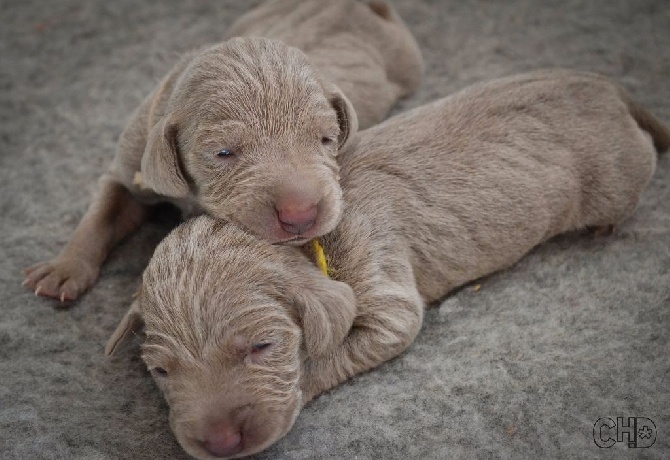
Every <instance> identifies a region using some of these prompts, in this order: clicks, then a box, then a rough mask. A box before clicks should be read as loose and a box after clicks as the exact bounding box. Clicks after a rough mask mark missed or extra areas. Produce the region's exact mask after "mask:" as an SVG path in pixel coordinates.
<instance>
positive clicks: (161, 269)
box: [138, 216, 295, 352]
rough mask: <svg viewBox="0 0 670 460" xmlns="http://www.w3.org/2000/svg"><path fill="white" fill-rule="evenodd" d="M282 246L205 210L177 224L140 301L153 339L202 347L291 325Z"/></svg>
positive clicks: (156, 259)
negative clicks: (205, 213) (280, 252)
mask: <svg viewBox="0 0 670 460" xmlns="http://www.w3.org/2000/svg"><path fill="white" fill-rule="evenodd" d="M278 250H281V248H277V247H275V246H272V245H270V244H268V243H265V242H263V241H259V240H256V239H255V238H254V237H252V236H250V235H248V234H246V232H244V231H243V230H241V229H239V228H237V227H235V226H234V225H232V224H226V223H222V222H219V221H215V220H214V219H211V218H208V217H205V216H203V217H199V218H197V219H194V220H191V221H188V222H186V223H184V224H182V225H180V226H179V227H177V229H175V230H174V231H173V232H172V233H171V234H170V235H168V236H167V237H166V238H165V239H164V240H163V241H162V242H161V244H159V246H158V247H157V248H156V251H155V253H154V256H153V258H152V259H151V261H150V262H149V265H148V267H147V269H146V270H145V272H144V276H143V281H142V288H141V291H140V297H139V298H138V301H139V302H140V310H141V313H142V317H143V318H144V322H145V325H146V333H147V339H150V337H152V336H155V339H156V340H163V341H168V342H172V345H174V346H177V347H186V348H189V349H190V350H191V351H193V352H198V351H199V350H202V349H203V348H204V347H205V346H206V345H207V343H208V342H209V341H211V340H215V341H216V340H220V339H221V338H222V337H224V336H226V337H227V336H232V335H242V336H244V337H251V338H253V337H255V336H257V335H259V334H261V335H262V334H267V333H268V332H267V331H266V329H270V330H272V329H275V330H276V331H280V332H281V331H283V330H288V329H291V330H292V329H293V328H294V325H295V322H294V318H292V312H291V309H290V308H287V305H286V303H285V301H284V300H283V299H284V295H283V293H282V292H281V286H282V285H283V284H284V283H282V280H281V279H280V278H281V273H282V271H281V269H278V267H281V261H280V260H279V259H278V258H277V254H276V251H278ZM152 340H154V339H152Z"/></svg>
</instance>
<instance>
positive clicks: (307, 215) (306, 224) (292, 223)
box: [277, 205, 317, 235]
mask: <svg viewBox="0 0 670 460" xmlns="http://www.w3.org/2000/svg"><path fill="white" fill-rule="evenodd" d="M316 216H317V207H316V205H307V206H300V205H297V206H296V205H284V206H282V207H281V208H277V217H278V218H279V223H280V224H281V228H283V229H284V231H285V232H287V233H291V234H293V235H300V234H302V233H305V232H306V231H307V230H309V229H310V228H312V227H313V226H314V222H316Z"/></svg>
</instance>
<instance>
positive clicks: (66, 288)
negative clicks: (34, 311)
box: [23, 257, 100, 302]
mask: <svg viewBox="0 0 670 460" xmlns="http://www.w3.org/2000/svg"><path fill="white" fill-rule="evenodd" d="M99 272H100V269H99V268H98V267H93V266H91V265H90V264H89V263H87V262H85V261H83V260H81V259H76V258H67V257H58V258H56V259H54V260H52V261H50V262H40V263H38V264H35V265H33V266H31V267H28V268H26V269H25V270H24V272H23V273H24V275H25V276H26V278H25V280H24V281H23V285H24V286H28V287H29V288H30V289H33V290H34V291H35V295H39V296H43V297H51V298H54V299H58V300H60V301H61V302H68V301H72V300H75V299H76V298H77V297H79V296H80V295H81V294H83V293H84V292H85V291H86V290H88V288H90V287H91V286H92V285H93V283H94V282H95V280H96V279H97V278H98V273H99Z"/></svg>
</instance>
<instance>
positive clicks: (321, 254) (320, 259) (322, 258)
mask: <svg viewBox="0 0 670 460" xmlns="http://www.w3.org/2000/svg"><path fill="white" fill-rule="evenodd" d="M312 249H313V250H314V255H315V256H316V265H318V266H319V268H320V269H321V271H322V272H323V274H324V275H326V276H328V277H330V269H329V268H328V260H327V259H326V252H325V251H324V250H323V246H321V243H319V240H318V239H317V238H314V239H313V240H312Z"/></svg>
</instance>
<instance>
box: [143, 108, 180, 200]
mask: <svg viewBox="0 0 670 460" xmlns="http://www.w3.org/2000/svg"><path fill="white" fill-rule="evenodd" d="M178 155H179V152H178V150H177V125H176V124H175V123H173V122H171V121H170V120H169V119H168V117H163V119H162V120H161V121H160V122H158V123H157V124H156V126H154V127H153V128H152V129H151V131H150V132H149V137H148V139H147V146H146V148H145V149H144V155H142V165H141V173H142V183H143V185H144V186H145V187H147V188H150V189H152V190H153V191H155V192H156V193H158V194H160V195H164V196H169V197H173V198H183V197H186V196H187V195H188V194H189V187H188V183H187V182H186V179H185V178H184V174H183V172H182V169H181V164H180V161H179V156H178Z"/></svg>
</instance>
